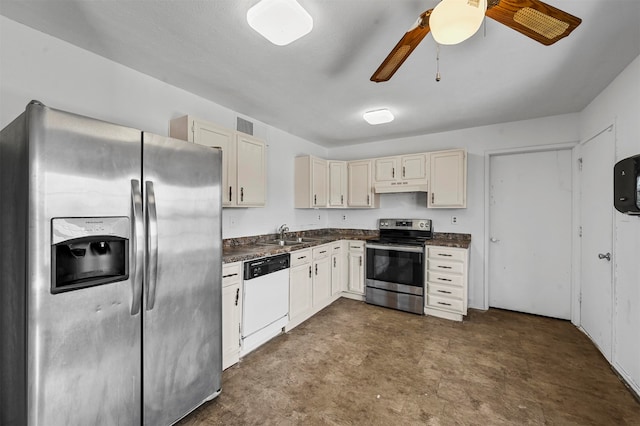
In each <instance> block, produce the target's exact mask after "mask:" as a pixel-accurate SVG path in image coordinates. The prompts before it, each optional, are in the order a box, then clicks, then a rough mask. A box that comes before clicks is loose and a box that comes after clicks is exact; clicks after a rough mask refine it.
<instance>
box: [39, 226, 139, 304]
mask: <svg viewBox="0 0 640 426" xmlns="http://www.w3.org/2000/svg"><path fill="white" fill-rule="evenodd" d="M130 229H131V227H130V224H129V218H128V217H91V218H54V219H52V220H51V293H54V294H55V293H62V292H65V291H71V290H79V289H81V288H86V287H92V286H97V285H102V284H108V283H112V282H116V281H123V280H126V279H128V278H129V235H130Z"/></svg>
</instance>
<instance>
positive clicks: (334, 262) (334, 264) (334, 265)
mask: <svg viewBox="0 0 640 426" xmlns="http://www.w3.org/2000/svg"><path fill="white" fill-rule="evenodd" d="M333 267H334V268H335V267H336V258H335V257H334V258H333Z"/></svg>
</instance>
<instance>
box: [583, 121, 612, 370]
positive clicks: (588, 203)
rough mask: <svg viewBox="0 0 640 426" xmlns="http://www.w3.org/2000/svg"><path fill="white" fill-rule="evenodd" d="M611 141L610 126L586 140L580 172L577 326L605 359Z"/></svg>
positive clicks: (608, 339)
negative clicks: (578, 317) (579, 284)
mask: <svg viewBox="0 0 640 426" xmlns="http://www.w3.org/2000/svg"><path fill="white" fill-rule="evenodd" d="M614 143H615V139H614V134H613V131H612V128H609V129H608V130H607V131H604V132H602V133H600V134H599V135H598V136H596V137H594V138H593V139H591V140H589V141H588V142H586V143H585V144H584V145H583V146H582V172H581V174H580V178H581V185H580V188H581V190H580V222H581V226H582V240H581V255H580V256H581V261H580V263H581V266H580V272H581V273H580V276H581V280H580V281H581V305H580V325H581V327H582V328H583V329H584V331H585V332H586V333H587V334H588V335H589V337H591V340H593V342H594V343H595V344H596V345H597V346H598V348H600V351H602V353H603V354H604V355H605V357H606V358H607V359H609V360H610V359H611V309H612V308H611V307H612V303H613V292H612V280H611V264H612V262H611V257H612V256H613V253H612V239H613V238H612V226H613V211H612V209H613V172H612V170H613V162H614ZM607 255H608V258H607Z"/></svg>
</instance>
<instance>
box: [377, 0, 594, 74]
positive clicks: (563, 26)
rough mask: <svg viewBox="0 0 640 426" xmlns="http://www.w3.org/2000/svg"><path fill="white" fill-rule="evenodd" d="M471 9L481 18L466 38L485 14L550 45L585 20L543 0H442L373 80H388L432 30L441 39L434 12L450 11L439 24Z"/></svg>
mask: <svg viewBox="0 0 640 426" xmlns="http://www.w3.org/2000/svg"><path fill="white" fill-rule="evenodd" d="M485 7H486V11H485ZM473 8H475V9H473ZM439 9H440V10H442V11H443V12H440V10H439ZM445 9H448V10H445ZM463 9H464V10H463ZM467 11H472V13H473V14H475V16H477V17H472V19H471V21H473V22H471V27H472V28H470V29H469V28H467V29H465V31H467V30H470V31H469V32H468V34H467V35H465V36H464V38H468V37H470V36H472V35H473V34H474V33H475V32H476V31H477V29H478V28H479V27H480V25H481V22H482V19H484V16H488V17H489V18H492V19H495V20H496V21H498V22H500V23H501V24H504V25H506V26H508V27H509V28H513V29H514V30H516V31H518V32H520V33H522V34H524V35H525V36H527V37H529V38H532V39H533V40H535V41H538V42H540V43H542V44H544V45H547V46H548V45H550V44H553V43H555V42H556V41H558V40H560V39H561V38H564V37H566V36H568V35H569V34H570V33H571V31H573V30H574V29H575V28H576V27H577V26H578V25H580V23H581V22H582V19H580V18H577V17H575V16H573V15H570V14H569V13H567V12H564V11H562V10H560V9H557V8H555V7H553V6H550V5H548V4H546V3H543V2H541V1H539V0H442V1H441V2H440V3H439V4H438V5H437V6H436V7H435V8H433V9H429V10H427V11H425V12H423V13H422V14H421V15H420V17H419V18H418V20H417V21H416V23H415V25H414V26H413V27H412V28H411V29H409V31H407V33H406V34H405V35H404V36H403V37H402V39H400V41H399V42H398V44H396V46H395V47H394V48H393V49H392V50H391V53H389V55H388V56H387V57H386V58H385V60H384V61H382V64H380V66H379V67H378V69H377V70H376V72H374V73H373V75H372V76H371V81H374V82H376V83H380V82H383V81H388V80H389V79H390V78H391V77H392V76H393V74H395V72H396V71H397V70H398V68H400V66H401V65H402V63H403V62H404V61H405V60H406V59H407V58H408V57H409V55H410V54H411V52H413V50H414V49H415V48H416V47H417V46H418V44H420V42H421V41H422V39H423V38H424V37H425V36H426V35H427V34H428V33H429V31H432V33H433V35H434V38H435V39H436V41H438V37H436V32H435V29H434V27H435V24H436V22H435V19H434V20H433V21H432V22H431V26H430V19H432V15H433V16H436V15H437V14H439V15H440V16H442V15H444V14H445V13H447V12H448V13H449V15H450V16H449V17H448V18H444V19H442V18H440V16H438V21H439V22H438V24H439V25H441V26H445V25H448V24H449V23H451V22H452V21H453V20H454V19H458V17H459V16H461V15H463V14H465V13H466V12H467ZM478 14H479V15H478ZM447 20H448V21H449V22H447ZM464 38H463V39H464ZM463 39H462V40H463ZM462 40H460V39H458V40H457V41H453V42H440V44H456V43H457V42H459V41H462Z"/></svg>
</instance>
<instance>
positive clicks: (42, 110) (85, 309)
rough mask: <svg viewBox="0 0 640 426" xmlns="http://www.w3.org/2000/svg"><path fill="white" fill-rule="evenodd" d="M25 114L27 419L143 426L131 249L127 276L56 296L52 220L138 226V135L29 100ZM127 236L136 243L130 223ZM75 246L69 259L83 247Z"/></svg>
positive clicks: (95, 228) (30, 421)
mask: <svg viewBox="0 0 640 426" xmlns="http://www.w3.org/2000/svg"><path fill="white" fill-rule="evenodd" d="M26 114H27V117H28V119H27V123H28V130H27V132H28V143H29V160H28V163H29V164H28V167H29V194H30V196H29V219H28V222H29V229H28V261H27V262H28V266H27V270H28V273H27V278H26V281H27V282H26V288H27V294H26V303H27V313H28V315H27V324H26V333H27V344H26V347H27V349H28V351H27V370H26V371H27V377H26V380H27V388H28V390H27V400H28V403H27V414H26V415H27V419H26V421H25V422H24V424H30V425H31V424H33V425H36V424H38V425H89V424H91V425H114V424H139V423H140V421H141V413H140V411H141V410H140V405H141V400H142V399H141V346H140V345H141V343H140V342H141V321H140V318H141V313H138V314H135V315H132V314H131V312H132V305H133V304H134V303H135V297H134V294H133V291H134V283H133V280H132V277H133V276H134V275H135V274H134V271H133V270H131V265H132V264H133V263H135V261H133V262H132V258H133V256H134V253H133V252H132V250H131V251H130V252H129V259H128V260H129V262H128V263H129V266H128V268H129V271H127V272H128V276H129V277H128V278H126V279H122V280H118V281H115V282H109V283H105V284H102V285H97V286H94V287H86V288H78V289H71V290H69V291H65V292H60V293H56V294H53V293H52V289H51V282H52V275H53V274H55V271H52V244H54V243H55V242H54V241H52V232H53V230H52V225H53V221H54V218H85V219H87V220H84V221H83V222H84V223H86V226H87V227H89V228H91V229H92V231H91V232H94V231H95V232H97V234H100V231H99V227H100V226H103V225H104V223H102V224H100V223H99V222H100V220H99V219H100V218H105V217H117V218H124V219H122V220H124V221H125V222H126V223H128V224H130V225H131V224H133V223H134V221H133V220H132V209H133V203H132V196H131V193H132V192H131V181H132V180H139V179H140V170H141V143H140V140H141V132H140V131H139V130H135V129H130V128H126V127H121V126H117V125H114V124H109V123H104V122H101V121H97V120H93V119H89V118H86V117H81V116H78V115H74V114H69V113H65V112H61V111H57V110H54V109H50V108H47V107H45V106H43V105H41V104H30V105H29V106H28V108H27V112H26ZM90 218H98V220H96V221H92V220H91V219H90ZM83 226H85V225H83ZM105 232H107V231H105ZM126 234H128V235H126ZM123 235H124V236H125V237H126V238H127V239H128V240H129V241H128V247H132V241H131V240H132V239H133V237H134V235H135V230H134V229H131V231H130V232H124V234H123ZM71 249H72V252H73V255H74V256H81V255H82V254H83V250H86V248H84V247H75V248H74V247H71ZM98 249H99V250H102V249H105V248H104V247H102V246H101V247H98ZM105 250H106V249H105ZM98 257H99V256H98V255H96V259H97V258H98ZM87 268H89V267H88V266H87Z"/></svg>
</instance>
